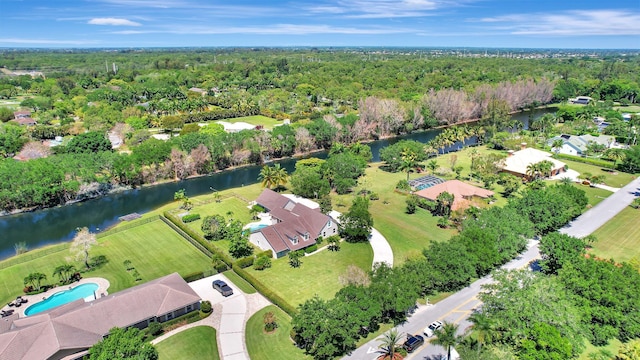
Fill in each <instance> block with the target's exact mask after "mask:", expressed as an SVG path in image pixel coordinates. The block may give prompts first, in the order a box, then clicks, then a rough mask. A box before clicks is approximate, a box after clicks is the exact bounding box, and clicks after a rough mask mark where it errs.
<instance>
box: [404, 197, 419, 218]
mask: <svg viewBox="0 0 640 360" xmlns="http://www.w3.org/2000/svg"><path fill="white" fill-rule="evenodd" d="M417 204H418V199H416V197H415V196H413V195H411V196H409V197H408V198H407V208H406V210H405V212H406V213H407V214H415V213H416V205H417Z"/></svg>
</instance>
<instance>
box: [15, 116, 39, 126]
mask: <svg viewBox="0 0 640 360" xmlns="http://www.w3.org/2000/svg"><path fill="white" fill-rule="evenodd" d="M13 121H14V122H16V123H18V125H22V126H34V125H36V121H35V120H34V119H32V118H30V117H21V118H18V119H15V120H13Z"/></svg>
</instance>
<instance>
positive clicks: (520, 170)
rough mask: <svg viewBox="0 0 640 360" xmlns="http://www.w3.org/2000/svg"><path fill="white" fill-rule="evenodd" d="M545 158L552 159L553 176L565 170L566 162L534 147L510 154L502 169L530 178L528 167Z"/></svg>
mask: <svg viewBox="0 0 640 360" xmlns="http://www.w3.org/2000/svg"><path fill="white" fill-rule="evenodd" d="M545 160H547V161H550V162H551V163H552V164H553V167H552V168H551V176H555V175H558V174H560V173H563V172H564V171H565V170H564V167H565V166H566V164H565V163H563V162H562V161H558V160H556V159H554V158H553V157H551V154H550V153H548V152H546V151H542V150H538V149H533V148H524V149H522V150H519V151H516V152H514V153H511V154H509V156H508V157H507V158H506V159H505V160H504V165H503V166H502V171H505V172H508V173H511V174H513V175H516V176H519V177H522V178H528V175H527V168H528V167H529V165H531V164H536V163H539V162H541V161H545Z"/></svg>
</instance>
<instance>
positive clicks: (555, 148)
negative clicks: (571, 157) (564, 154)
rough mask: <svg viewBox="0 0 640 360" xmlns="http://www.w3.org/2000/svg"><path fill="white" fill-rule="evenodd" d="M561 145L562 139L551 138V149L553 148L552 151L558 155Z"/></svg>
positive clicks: (562, 143)
mask: <svg viewBox="0 0 640 360" xmlns="http://www.w3.org/2000/svg"><path fill="white" fill-rule="evenodd" d="M562 145H564V141H562V139H555V140H553V143H551V149H553V152H554V153H556V155H558V153H560V150H562Z"/></svg>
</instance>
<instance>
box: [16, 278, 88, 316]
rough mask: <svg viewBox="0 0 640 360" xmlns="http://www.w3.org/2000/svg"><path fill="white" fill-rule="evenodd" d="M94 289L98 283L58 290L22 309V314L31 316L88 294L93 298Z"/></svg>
mask: <svg viewBox="0 0 640 360" xmlns="http://www.w3.org/2000/svg"><path fill="white" fill-rule="evenodd" d="M96 290H98V284H96V283H87V284H82V285H78V286H76V287H74V288H73V289H71V290H65V291H59V292H57V293H55V294H53V295H51V296H49V297H48V298H47V299H46V300H43V301H40V302H39V303H35V304H33V305H31V306H29V307H28V308H27V309H26V310H25V311H24V314H25V315H26V316H31V315H35V314H38V313H41V312H43V311H47V310H49V309H53V308H54V307H58V306H60V305H64V304H67V303H70V302H72V301H76V300H78V299H84V298H86V297H89V296H91V297H92V298H93V292H94V291H96Z"/></svg>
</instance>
